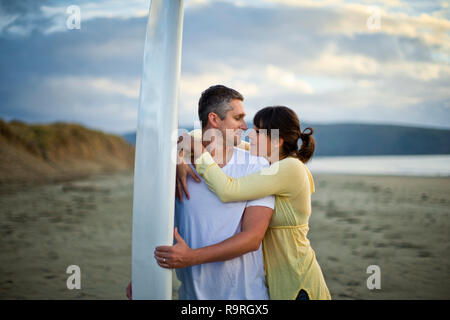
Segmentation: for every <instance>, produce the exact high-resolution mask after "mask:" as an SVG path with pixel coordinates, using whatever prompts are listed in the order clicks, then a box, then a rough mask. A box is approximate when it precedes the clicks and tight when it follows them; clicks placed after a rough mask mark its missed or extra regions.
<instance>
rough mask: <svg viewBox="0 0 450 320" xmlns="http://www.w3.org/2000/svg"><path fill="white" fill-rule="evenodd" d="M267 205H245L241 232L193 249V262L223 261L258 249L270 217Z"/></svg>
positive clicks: (271, 212)
mask: <svg viewBox="0 0 450 320" xmlns="http://www.w3.org/2000/svg"><path fill="white" fill-rule="evenodd" d="M272 214H273V209H272V208H269V207H261V206H252V207H247V208H246V209H245V211H244V214H243V217H242V229H241V232H239V233H238V234H236V235H235V236H233V237H231V238H228V239H226V240H224V241H222V242H220V243H218V244H215V245H211V246H207V247H203V248H199V249H196V250H194V264H201V263H207V262H215V261H225V260H229V259H233V258H236V257H239V256H241V255H243V254H245V253H247V252H250V251H256V250H258V248H259V246H260V245H261V242H262V240H263V238H264V234H265V233H266V231H267V228H268V226H269V222H270V219H271V218H272Z"/></svg>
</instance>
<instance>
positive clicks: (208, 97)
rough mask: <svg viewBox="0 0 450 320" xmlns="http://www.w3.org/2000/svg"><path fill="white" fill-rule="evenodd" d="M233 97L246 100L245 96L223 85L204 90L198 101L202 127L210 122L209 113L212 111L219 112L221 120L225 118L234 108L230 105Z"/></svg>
mask: <svg viewBox="0 0 450 320" xmlns="http://www.w3.org/2000/svg"><path fill="white" fill-rule="evenodd" d="M233 99H238V100H241V101H244V96H243V95H242V94H240V93H239V92H238V91H236V90H234V89H231V88H228V87H225V86H223V85H215V86H212V87H209V88H208V89H206V90H205V91H203V92H202V95H201V97H200V100H199V101H198V117H199V119H200V122H201V123H202V128H204V127H206V125H207V124H208V115H209V114H210V113H211V112H214V113H215V114H217V115H218V116H219V118H220V119H221V120H223V119H225V116H226V114H227V112H228V111H230V110H231V109H233V107H232V106H231V105H230V102H231V100H233Z"/></svg>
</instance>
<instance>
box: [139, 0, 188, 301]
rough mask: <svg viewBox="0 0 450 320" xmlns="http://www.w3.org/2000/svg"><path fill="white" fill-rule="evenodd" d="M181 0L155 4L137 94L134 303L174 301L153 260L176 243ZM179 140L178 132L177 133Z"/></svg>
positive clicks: (168, 280)
mask: <svg viewBox="0 0 450 320" xmlns="http://www.w3.org/2000/svg"><path fill="white" fill-rule="evenodd" d="M182 29H183V0H170V1H167V0H166V1H164V0H153V1H151V5H150V10H149V18H148V24H147V31H146V38H145V46H144V61H143V72H142V79H141V89H140V96H139V109H138V121H137V122H138V123H137V133H136V151H135V166H134V182H133V183H134V185H133V230H132V286H133V299H138V300H139V299H158V300H163V299H166V300H168V299H172V271H171V270H168V269H163V268H161V267H160V266H158V264H157V263H156V260H155V259H154V254H153V252H154V250H155V247H156V246H158V245H172V244H173V224H174V205H175V161H174V160H173V159H172V153H173V151H174V150H175V147H176V137H175V138H174V132H176V129H177V125H178V85H179V77H180V64H181V39H182ZM175 136H176V134H175Z"/></svg>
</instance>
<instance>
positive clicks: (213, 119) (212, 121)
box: [208, 112, 220, 128]
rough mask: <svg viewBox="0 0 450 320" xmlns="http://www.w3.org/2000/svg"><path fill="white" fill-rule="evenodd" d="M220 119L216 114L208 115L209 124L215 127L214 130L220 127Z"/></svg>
mask: <svg viewBox="0 0 450 320" xmlns="http://www.w3.org/2000/svg"><path fill="white" fill-rule="evenodd" d="M219 119H220V118H219V116H218V115H217V114H216V113H214V112H210V113H209V114H208V122H209V123H210V124H211V127H213V128H218V127H219V123H218V120H219Z"/></svg>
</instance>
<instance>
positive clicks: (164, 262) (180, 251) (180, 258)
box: [155, 228, 195, 269]
mask: <svg viewBox="0 0 450 320" xmlns="http://www.w3.org/2000/svg"><path fill="white" fill-rule="evenodd" d="M174 237H175V240H176V241H177V243H176V244H175V245H173V246H160V247H156V249H155V259H156V262H157V263H158V265H159V266H160V267H162V268H166V269H178V268H186V267H189V266H192V265H194V264H195V262H194V250H193V249H191V248H189V246H188V245H187V244H186V242H185V241H184V240H183V238H182V237H181V236H180V235H179V233H178V230H177V228H175V231H174Z"/></svg>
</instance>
